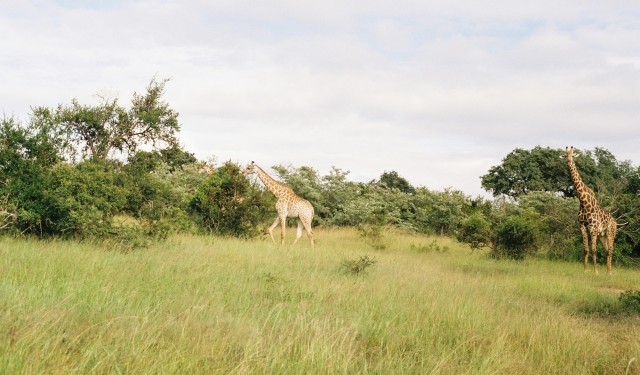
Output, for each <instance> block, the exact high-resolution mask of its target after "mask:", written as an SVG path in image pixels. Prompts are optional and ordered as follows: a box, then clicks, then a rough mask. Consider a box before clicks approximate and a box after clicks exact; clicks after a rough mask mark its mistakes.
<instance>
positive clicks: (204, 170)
mask: <svg viewBox="0 0 640 375" xmlns="http://www.w3.org/2000/svg"><path fill="white" fill-rule="evenodd" d="M202 173H206V174H207V175H209V176H211V174H212V173H213V169H211V167H210V166H209V164H207V162H206V161H205V162H203V163H202V164H200V168H199V169H198V174H202Z"/></svg>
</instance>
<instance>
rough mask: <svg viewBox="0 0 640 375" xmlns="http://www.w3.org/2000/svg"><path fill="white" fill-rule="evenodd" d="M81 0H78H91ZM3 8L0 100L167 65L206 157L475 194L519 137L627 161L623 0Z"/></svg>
mask: <svg viewBox="0 0 640 375" xmlns="http://www.w3.org/2000/svg"><path fill="white" fill-rule="evenodd" d="M87 4H88V5H87ZM91 5H92V4H91V3H85V6H82V7H79V6H70V5H69V4H65V3H64V2H57V3H56V2H53V3H52V2H41V1H32V2H28V1H27V2H24V1H19V2H18V1H16V2H9V3H7V2H3V4H2V5H0V32H1V33H2V35H12V36H15V37H12V38H2V40H0V49H1V50H2V51H3V54H2V55H0V82H2V87H3V88H2V90H0V110H2V111H4V113H5V114H8V115H11V114H15V115H18V116H20V117H21V118H23V119H26V116H27V113H28V111H29V107H30V106H32V105H46V106H54V105H56V104H57V103H60V102H68V101H69V100H70V99H71V98H74V97H77V98H78V99H79V100H81V101H83V102H93V101H95V97H94V94H95V93H96V92H102V93H105V92H106V93H109V94H110V95H119V96H120V100H121V101H122V102H124V103H126V102H128V101H129V99H130V98H131V94H132V93H133V92H134V91H138V92H139V91H142V90H144V87H145V86H146V84H147V83H148V82H149V80H150V79H151V77H152V76H157V77H159V78H163V77H172V81H171V82H170V83H169V84H168V86H167V96H166V98H167V100H168V101H169V103H170V104H171V105H172V107H174V108H175V109H177V110H178V111H179V112H180V113H181V120H182V123H183V130H182V133H181V138H182V140H183V143H184V144H185V146H186V147H187V148H188V149H189V150H191V151H194V152H196V154H197V155H198V156H199V157H201V158H205V157H207V156H209V155H212V154H213V155H216V156H217V157H218V160H226V159H231V160H234V161H239V162H246V161H249V160H256V161H259V162H260V164H262V165H273V164H293V165H310V166H313V167H316V168H318V169H320V170H321V172H326V171H328V168H329V167H330V166H332V165H335V166H337V167H340V168H343V169H348V170H351V176H352V177H353V178H356V179H360V180H365V181H366V180H370V179H373V178H377V177H378V176H379V175H380V173H382V172H383V171H384V170H397V171H398V172H399V173H400V174H401V175H403V176H406V177H407V178H408V179H409V180H410V181H411V182H412V183H414V184H423V185H426V186H428V187H430V188H438V189H439V188H443V187H446V186H453V187H455V188H459V189H462V190H464V191H465V192H467V193H469V194H477V193H480V192H481V190H480V186H479V176H480V175H482V174H484V173H486V172H487V170H488V168H489V167H490V166H491V165H495V164H497V163H499V162H500V160H501V159H502V157H504V155H506V154H507V153H508V152H510V151H511V150H512V149H513V148H515V147H534V146H536V145H542V146H550V147H564V146H565V145H567V144H573V145H575V146H576V147H580V148H590V147H594V146H603V147H607V148H608V149H609V150H610V151H612V152H613V153H614V155H621V158H627V159H631V160H632V161H633V162H634V163H635V164H636V165H637V164H639V163H640V153H639V152H638V151H636V149H637V144H638V141H639V140H640V139H639V138H640V136H639V135H638V133H637V131H636V130H635V129H637V121H638V119H639V118H640V116H639V115H640V113H639V112H640V109H639V108H640V105H638V104H640V103H638V100H639V99H638V98H639V97H640V96H639V95H638V94H639V91H640V45H638V43H637V42H636V41H637V40H638V38H639V37H640V21H638V20H640V5H638V4H637V3H636V2H635V1H615V2H601V1H595V0H593V1H577V0H576V1H562V2H557V1H550V0H549V1H542V2H529V3H524V4H523V3H518V2H512V1H497V0H495V1H491V2H471V1H462V0H459V1H450V0H448V1H444V0H443V1H429V2H415V1H393V2H392V1H384V0H374V1H349V2H345V1H336V0H329V1H324V2H310V1H287V0H280V1H267V2H265V1H249V2H237V1H213V2H211V1H181V2H178V1H164V2H151V1H120V2H115V3H108V4H107V3H102V2H96V3H94V5H96V6H91Z"/></svg>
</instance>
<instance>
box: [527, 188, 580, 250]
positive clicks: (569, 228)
mask: <svg viewBox="0 0 640 375" xmlns="http://www.w3.org/2000/svg"><path fill="white" fill-rule="evenodd" d="M519 206H520V208H522V209H524V210H531V211H534V212H536V213H537V214H538V216H537V217H536V223H537V228H538V229H539V241H538V242H537V243H538V245H539V247H540V250H542V251H544V252H545V253H546V254H547V256H548V257H549V258H551V259H563V260H575V259H579V258H580V257H581V254H582V253H583V251H582V236H581V232H580V226H579V224H578V220H577V214H578V210H579V209H580V203H579V202H578V199H577V198H561V197H559V196H557V195H556V194H553V193H548V192H531V193H529V194H527V195H525V196H522V197H521V199H520V202H519Z"/></svg>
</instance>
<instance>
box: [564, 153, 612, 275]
mask: <svg viewBox="0 0 640 375" xmlns="http://www.w3.org/2000/svg"><path fill="white" fill-rule="evenodd" d="M566 153H567V164H568V165H569V172H570V173H571V179H572V180H573V185H574V186H575V188H576V194H577V195H578V199H579V200H580V212H579V213H578V221H579V222H580V230H581V231H582V242H583V244H584V269H585V271H586V270H587V268H588V263H589V238H590V239H591V256H592V257H593V271H594V272H595V273H596V274H597V273H598V269H597V266H596V254H597V245H598V239H600V242H602V246H604V250H605V252H606V253H607V273H609V274H610V273H611V258H612V257H613V242H614V240H615V237H616V232H617V230H618V224H617V223H616V220H615V219H614V218H613V216H612V215H611V213H610V212H609V211H607V210H605V209H604V208H602V207H601V206H600V204H599V203H598V200H597V199H596V195H595V194H594V193H593V190H591V189H590V188H589V187H588V186H587V185H585V184H584V182H583V181H582V178H581V177H580V173H578V168H576V164H575V162H574V160H573V147H567V148H566Z"/></svg>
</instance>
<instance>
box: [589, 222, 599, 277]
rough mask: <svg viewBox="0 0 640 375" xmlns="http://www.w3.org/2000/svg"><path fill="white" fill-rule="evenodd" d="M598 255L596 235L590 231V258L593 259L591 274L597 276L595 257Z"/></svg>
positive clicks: (594, 231) (593, 231)
mask: <svg viewBox="0 0 640 375" xmlns="http://www.w3.org/2000/svg"><path fill="white" fill-rule="evenodd" d="M597 255H598V233H597V232H596V230H595V229H594V230H591V257H592V258H593V272H594V273H595V274H596V275H597V274H598V264H597V263H596V256H597Z"/></svg>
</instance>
